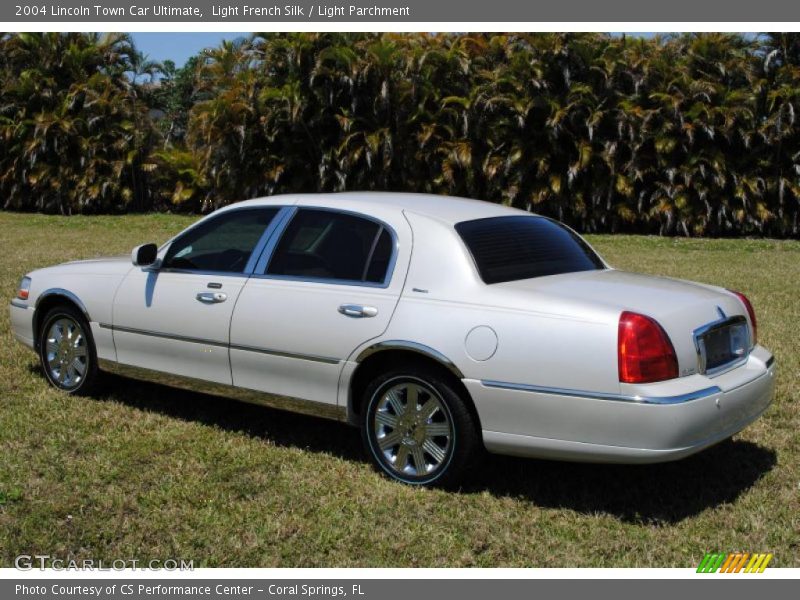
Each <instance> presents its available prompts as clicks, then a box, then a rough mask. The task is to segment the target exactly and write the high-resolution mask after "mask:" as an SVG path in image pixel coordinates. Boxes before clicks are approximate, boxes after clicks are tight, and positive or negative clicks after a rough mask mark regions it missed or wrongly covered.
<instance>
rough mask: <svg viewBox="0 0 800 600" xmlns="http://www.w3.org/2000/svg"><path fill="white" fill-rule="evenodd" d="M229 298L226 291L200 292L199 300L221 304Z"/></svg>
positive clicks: (205, 302)
mask: <svg viewBox="0 0 800 600" xmlns="http://www.w3.org/2000/svg"><path fill="white" fill-rule="evenodd" d="M227 299H228V294H226V293H224V292H200V293H199V294H197V300H198V301H199V302H202V303H203V304H219V303H220V302H225V300H227Z"/></svg>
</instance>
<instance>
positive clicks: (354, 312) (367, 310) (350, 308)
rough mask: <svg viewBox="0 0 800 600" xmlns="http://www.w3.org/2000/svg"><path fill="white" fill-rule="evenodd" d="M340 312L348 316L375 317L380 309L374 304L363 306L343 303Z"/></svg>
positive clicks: (358, 317)
mask: <svg viewBox="0 0 800 600" xmlns="http://www.w3.org/2000/svg"><path fill="white" fill-rule="evenodd" d="M339 312H340V313H342V314H343V315H344V316H346V317H352V318H354V319H361V318H364V317H374V316H375V315H377V314H378V309H377V308H375V307H374V306H362V305H361V304H342V305H341V306H340V307H339Z"/></svg>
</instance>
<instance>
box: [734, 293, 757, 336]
mask: <svg viewBox="0 0 800 600" xmlns="http://www.w3.org/2000/svg"><path fill="white" fill-rule="evenodd" d="M728 291H729V292H730V293H731V294H733V295H735V296H736V297H737V298H738V299H739V300H740V301H741V302H742V304H744V307H745V309H746V310H747V316H748V317H750V324H751V325H752V326H753V344H755V343H756V342H757V341H758V326H757V325H756V311H754V310H753V305H752V304H750V300H748V299H747V296H745V295H744V294H742V293H741V292H735V291H733V290H728Z"/></svg>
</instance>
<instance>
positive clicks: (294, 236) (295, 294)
mask: <svg viewBox="0 0 800 600" xmlns="http://www.w3.org/2000/svg"><path fill="white" fill-rule="evenodd" d="M292 210H293V211H294V214H293V215H292V216H291V218H290V220H289V221H288V223H287V224H286V225H285V229H284V231H283V232H282V234H281V235H280V237H279V236H278V235H276V236H275V238H273V240H272V242H271V244H270V246H271V247H268V249H267V251H266V252H265V253H264V257H262V260H261V263H262V264H260V265H258V266H257V267H256V273H254V274H253V276H252V277H251V278H250V280H249V281H248V283H247V286H246V287H245V289H244V290H243V291H242V293H241V295H240V296H239V301H238V303H237V305H236V310H235V312H234V315H233V320H232V322H231V349H230V355H231V370H232V373H233V382H234V385H236V386H240V387H244V388H249V389H254V390H260V391H264V392H270V393H274V394H278V395H282V396H290V397H294V398H300V399H303V400H311V401H315V402H322V403H326V404H334V405H335V404H336V397H337V389H338V381H339V375H340V373H341V371H342V367H343V364H344V361H345V360H346V359H347V357H348V356H349V355H350V354H351V353H352V352H353V351H354V350H355V349H356V348H357V347H358V346H359V345H361V344H362V343H363V342H365V341H367V340H369V339H371V338H374V337H376V336H379V335H380V334H381V333H383V331H385V330H386V328H387V326H388V324H389V321H390V319H391V317H392V313H393V312H394V309H395V307H396V305H397V301H398V299H399V296H400V292H401V290H402V287H403V279H404V275H405V270H406V269H407V265H408V258H409V256H410V243H406V244H402V243H401V241H400V240H399V239H398V234H397V230H398V229H399V230H400V231H401V233H402V234H403V236H404V237H403V239H405V240H408V242H410V231H409V230H408V224H407V223H406V222H405V220H404V219H403V218H402V216H400V219H399V221H398V222H396V223H394V225H393V226H390V225H388V224H386V223H384V222H379V221H377V220H374V219H372V218H370V217H366V216H363V215H358V214H353V213H347V212H342V211H336V210H330V209H320V208H294V209H292Z"/></svg>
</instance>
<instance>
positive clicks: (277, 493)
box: [0, 213, 800, 567]
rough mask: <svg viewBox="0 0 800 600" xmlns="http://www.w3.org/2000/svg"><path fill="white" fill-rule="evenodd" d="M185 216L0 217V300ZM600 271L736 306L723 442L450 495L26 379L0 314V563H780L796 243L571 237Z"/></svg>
mask: <svg viewBox="0 0 800 600" xmlns="http://www.w3.org/2000/svg"><path fill="white" fill-rule="evenodd" d="M189 222H191V219H189V218H186V217H176V216H168V215H148V216H132V217H71V218H64V217H50V216H41V215H19V214H8V213H0V239H2V244H1V245H0V248H2V258H0V286H1V287H0V290H2V296H3V297H5V298H8V299H10V298H11V297H12V296H13V295H14V292H15V287H16V284H17V282H18V280H19V277H20V276H21V275H22V274H23V273H24V272H25V271H27V270H30V269H33V268H36V267H40V266H44V265H50V264H53V263H57V262H61V261H66V260H71V259H77V258H85V257H93V256H100V255H105V254H119V253H127V252H129V251H130V249H131V247H133V246H134V245H136V244H139V243H142V242H146V241H163V240H164V239H166V238H167V237H168V236H170V235H171V234H173V233H175V232H177V231H179V230H180V229H181V228H183V227H184V226H185V225H187V224H188V223H189ZM590 241H591V242H592V243H593V244H595V246H596V248H597V249H598V250H599V251H600V252H601V253H602V254H603V255H604V256H605V257H606V259H607V260H608V261H609V262H610V263H611V264H613V265H615V266H617V267H620V268H624V269H630V270H636V271H644V272H649V273H658V274H661V275H668V276H674V277H682V278H687V279H695V280H698V281H704V282H710V283H714V284H718V285H723V286H727V287H730V288H733V289H736V290H741V291H743V292H745V293H746V294H748V295H749V296H750V298H751V300H752V301H753V304H754V305H755V308H756V311H757V313H758V316H759V337H760V341H761V342H762V343H763V344H764V345H766V346H767V347H768V348H770V349H772V350H773V352H774V353H775V354H776V356H777V360H778V363H779V368H780V375H779V380H778V393H777V399H776V402H775V404H774V405H773V406H772V407H771V408H770V410H768V411H767V413H766V414H765V415H764V416H763V417H762V418H761V419H760V420H759V421H758V422H757V423H755V424H754V425H753V426H751V427H750V428H748V429H747V430H745V431H744V432H743V433H742V434H740V435H737V436H736V437H735V438H734V440H733V441H730V442H726V443H723V444H721V445H719V446H717V447H715V448H712V449H710V450H708V451H706V452H703V453H701V454H700V455H698V456H695V457H692V458H690V459H687V460H684V461H681V462H678V463H672V464H666V465H654V466H639V467H625V466H598V465H577V464H567V463H555V462H546V461H535V460H521V459H512V458H503V457H490V458H488V459H487V461H486V464H485V465H484V468H483V469H482V470H481V471H480V472H476V473H475V474H474V478H473V480H472V482H471V483H470V484H469V487H468V488H466V489H464V490H462V491H461V492H459V493H454V492H444V491H429V490H420V489H413V488H410V487H405V486H402V485H398V484H395V483H391V482H389V481H387V480H385V479H383V478H381V477H380V476H378V475H377V474H375V473H373V471H372V469H371V467H370V466H369V465H368V464H367V462H366V461H365V459H364V457H363V456H362V454H361V449H360V441H359V437H358V433H357V431H356V430H354V429H350V428H349V427H347V426H344V425H340V424H336V423H332V422H327V421H321V420H317V419H313V418H309V417H302V416H296V415H292V414H288V413H281V412H277V411H272V410H268V409H263V408H259V407H254V406H249V405H244V404H239V403H236V402H233V401H225V400H222V399H218V398H212V397H206V396H202V395H197V394H191V393H188V392H180V391H174V390H170V389H168V388H163V387H159V386H155V385H148V384H140V383H137V382H133V381H128V380H124V379H114V380H113V387H112V388H111V389H112V390H113V391H110V392H108V393H106V394H105V395H102V396H99V397H95V398H71V397H68V396H66V395H62V394H60V393H57V392H55V391H54V390H53V389H51V388H50V387H48V386H47V385H46V384H45V381H44V379H43V377H42V375H41V373H40V371H39V367H38V365H37V361H36V359H35V357H34V355H33V354H32V353H31V352H29V351H28V350H26V349H24V348H23V347H22V346H21V345H19V344H17V343H15V342H14V341H13V338H12V337H11V334H10V333H9V329H8V313H7V310H5V309H3V310H2V311H0V336H2V340H3V344H2V347H0V565H2V566H11V562H12V561H13V558H14V556H16V555H17V554H19V553H25V554H34V553H45V554H50V555H54V556H59V557H63V558H70V557H72V558H89V557H92V558H95V559H104V560H108V561H110V560H112V559H118V558H123V559H133V558H137V559H140V560H149V559H164V558H174V557H179V558H185V559H193V560H194V561H195V566H200V565H205V566H240V567H248V566H265V567H266V566H392V567H394V566H397V567H400V566H436V567H439V566H473V565H475V566H625V567H627V566H630V567H633V566H654V567H660V566H683V567H689V566H696V565H697V564H698V563H699V561H700V559H701V558H702V556H703V554H704V553H705V552H707V551H720V552H730V551H736V550H743V551H749V552H774V553H775V558H774V559H773V562H772V563H771V565H774V566H794V567H800V499H799V497H800V467H799V466H798V465H800V436H798V430H800V413H799V412H798V409H799V408H800V407H798V400H800V392H799V391H798V390H800V387H799V386H798V371H799V370H800V341H799V340H800V336H798V335H797V324H798V323H800V243H798V242H780V241H770V240H686V239H659V238H650V237H632V236H614V237H612V236H590Z"/></svg>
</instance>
